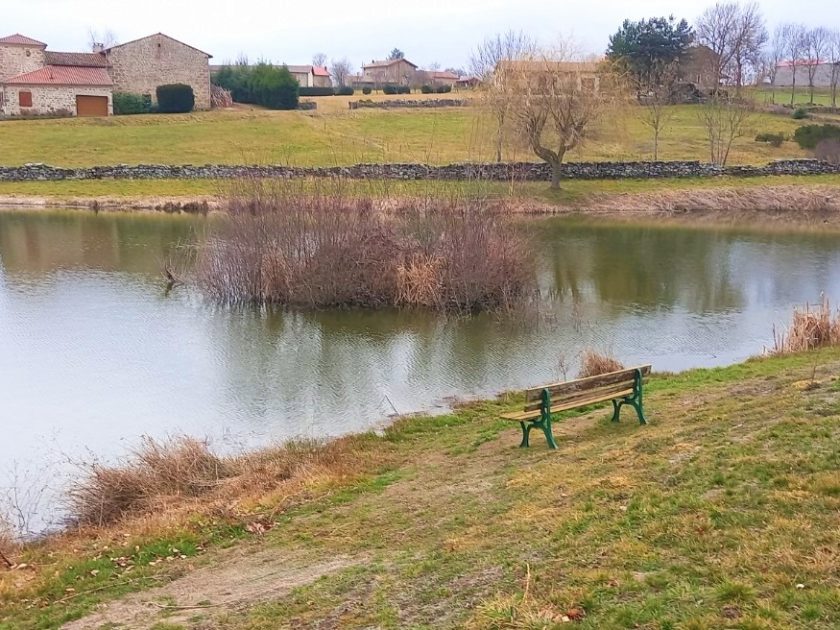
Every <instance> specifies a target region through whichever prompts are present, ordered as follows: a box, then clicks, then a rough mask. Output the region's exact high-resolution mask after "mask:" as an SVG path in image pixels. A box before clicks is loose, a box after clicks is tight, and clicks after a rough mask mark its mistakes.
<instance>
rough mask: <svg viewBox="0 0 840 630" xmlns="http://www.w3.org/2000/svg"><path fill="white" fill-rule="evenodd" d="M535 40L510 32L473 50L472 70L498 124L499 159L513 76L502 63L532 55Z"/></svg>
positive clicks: (500, 158)
mask: <svg viewBox="0 0 840 630" xmlns="http://www.w3.org/2000/svg"><path fill="white" fill-rule="evenodd" d="M534 47H535V45H534V42H533V40H532V39H531V38H530V37H529V36H528V35H526V34H525V33H523V32H522V31H518V32H517V31H508V32H506V33H497V34H496V35H494V36H493V37H488V38H487V39H485V40H484V41H483V42H482V43H481V44H479V45H478V46H477V47H476V49H475V50H474V51H473V54H472V57H471V59H470V69H471V70H472V73H473V75H474V76H475V77H476V78H477V79H478V80H479V81H480V82H481V84H482V85H483V87H484V105H485V106H486V107H487V109H489V110H490V112H491V113H492V116H493V119H494V122H495V124H496V147H495V148H496V161H497V162H501V161H502V147H503V146H504V139H505V128H506V123H507V118H508V112H509V110H510V106H511V99H510V96H511V95H510V94H508V90H509V89H510V88H511V86H512V77H508V76H506V72H507V70H508V68H509V67H508V66H505V64H504V63H503V62H511V61H516V60H518V59H522V58H524V57H527V56H529V55H530V54H531V52H532V51H533V50H534Z"/></svg>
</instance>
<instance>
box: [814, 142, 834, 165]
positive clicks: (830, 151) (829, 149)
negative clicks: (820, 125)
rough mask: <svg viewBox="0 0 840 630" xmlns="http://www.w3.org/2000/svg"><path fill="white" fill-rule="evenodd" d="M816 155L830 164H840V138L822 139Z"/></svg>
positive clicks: (815, 151) (815, 152)
mask: <svg viewBox="0 0 840 630" xmlns="http://www.w3.org/2000/svg"><path fill="white" fill-rule="evenodd" d="M814 157H815V158H817V159H818V160H822V161H823V162H828V163H829V164H840V140H834V139H830V140H820V142H819V144H817V148H816V149H814Z"/></svg>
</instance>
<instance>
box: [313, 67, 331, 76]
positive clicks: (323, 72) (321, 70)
mask: <svg viewBox="0 0 840 630" xmlns="http://www.w3.org/2000/svg"><path fill="white" fill-rule="evenodd" d="M312 74H314V75H315V76H316V77H328V76H330V72H329V70H327V69H326V68H325V67H323V66H312Z"/></svg>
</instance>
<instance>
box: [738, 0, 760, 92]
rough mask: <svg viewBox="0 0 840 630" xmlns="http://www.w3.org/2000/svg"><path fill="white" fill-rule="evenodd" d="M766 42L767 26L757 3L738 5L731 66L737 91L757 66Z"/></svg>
mask: <svg viewBox="0 0 840 630" xmlns="http://www.w3.org/2000/svg"><path fill="white" fill-rule="evenodd" d="M766 43H767V27H766V26H765V22H764V16H763V15H762V14H761V9H760V8H759V6H758V3H756V2H750V3H748V4H745V5H739V6H738V11H737V19H736V30H735V38H734V40H733V42H732V66H733V69H734V75H735V86H736V88H737V90H738V91H740V89H741V88H742V87H743V86H744V84H745V82H746V77H747V75H748V73H749V72H751V71H754V70H755V69H756V68H757V67H758V65H759V63H760V61H761V53H762V50H763V49H764V45H765V44H766Z"/></svg>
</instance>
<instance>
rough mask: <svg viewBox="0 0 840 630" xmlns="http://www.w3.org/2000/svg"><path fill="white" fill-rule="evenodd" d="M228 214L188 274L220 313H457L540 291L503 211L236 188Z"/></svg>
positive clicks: (321, 188) (320, 190)
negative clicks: (229, 309) (261, 309)
mask: <svg viewBox="0 0 840 630" xmlns="http://www.w3.org/2000/svg"><path fill="white" fill-rule="evenodd" d="M226 210H227V216H226V218H225V220H224V225H223V226H222V228H221V230H220V232H219V233H218V234H217V235H216V236H214V237H213V238H211V239H209V240H208V241H207V242H206V243H204V244H203V246H201V248H200V250H199V252H198V257H197V265H196V279H197V284H198V286H199V287H200V288H201V289H202V291H203V292H204V293H205V294H206V295H207V296H209V297H210V298H212V299H214V300H216V301H218V302H221V303H226V304H258V305H266V304H279V305H284V306H295V307H304V308H329V307H362V308H388V307H423V308H432V309H436V310H445V311H455V312H462V313H463V312H476V311H482V310H493V309H499V308H509V307H511V306H513V305H514V304H515V303H517V302H518V301H521V300H523V299H527V298H528V297H529V296H530V295H532V294H533V293H534V291H535V289H536V279H535V266H534V260H533V256H532V255H531V248H530V247H529V246H528V244H527V243H526V242H525V241H524V238H523V236H522V235H521V233H520V232H519V231H517V230H516V229H515V227H514V226H513V225H512V222H511V219H510V213H509V212H508V209H507V208H506V207H505V206H504V204H502V203H498V202H488V201H487V200H485V199H482V198H464V199H451V200H441V199H401V200H393V201H392V200H388V199H384V198H377V199H373V198H370V197H360V196H353V195H350V194H347V193H346V192H345V191H344V189H343V187H342V186H341V183H340V182H327V183H323V182H320V183H319V182H310V183H309V187H308V188H303V184H300V183H294V182H284V181H277V180H243V181H241V182H238V183H236V184H235V185H234V187H233V188H232V189H231V190H230V191H229V194H228V199H227V203H226Z"/></svg>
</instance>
